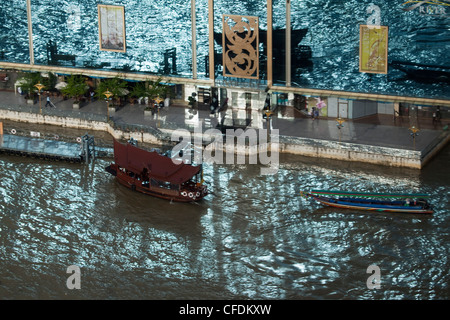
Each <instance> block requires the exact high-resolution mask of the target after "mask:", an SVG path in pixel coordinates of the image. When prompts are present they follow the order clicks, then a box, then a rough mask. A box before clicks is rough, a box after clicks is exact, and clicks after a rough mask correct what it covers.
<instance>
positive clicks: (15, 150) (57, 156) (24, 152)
mask: <svg viewBox="0 0 450 320" xmlns="http://www.w3.org/2000/svg"><path fill="white" fill-rule="evenodd" d="M0 153H6V154H11V155H18V156H24V157H34V158H39V159H44V160H54V161H69V162H82V161H83V159H84V155H83V146H82V145H81V144H80V143H69V142H64V141H58V140H44V139H40V138H32V137H23V136H16V135H10V134H3V135H0Z"/></svg>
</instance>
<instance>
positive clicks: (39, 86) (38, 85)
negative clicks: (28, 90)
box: [34, 82, 45, 113]
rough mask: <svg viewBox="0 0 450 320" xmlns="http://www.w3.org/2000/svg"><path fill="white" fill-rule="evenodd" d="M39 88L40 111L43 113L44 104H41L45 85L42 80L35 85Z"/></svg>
mask: <svg viewBox="0 0 450 320" xmlns="http://www.w3.org/2000/svg"><path fill="white" fill-rule="evenodd" d="M34 86H35V87H36V88H37V89H38V95H39V113H42V105H41V90H42V89H43V88H44V87H45V86H44V85H43V84H41V82H38V83H37V84H35V85H34Z"/></svg>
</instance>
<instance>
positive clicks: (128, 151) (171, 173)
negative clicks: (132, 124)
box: [105, 139, 208, 202]
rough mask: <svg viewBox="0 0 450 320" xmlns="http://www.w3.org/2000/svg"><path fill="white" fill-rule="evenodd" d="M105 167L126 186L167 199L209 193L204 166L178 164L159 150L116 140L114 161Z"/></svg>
mask: <svg viewBox="0 0 450 320" xmlns="http://www.w3.org/2000/svg"><path fill="white" fill-rule="evenodd" d="M105 169H106V171H107V172H109V173H111V174H112V175H113V176H115V177H116V178H117V181H118V182H119V183H121V184H122V185H124V186H125V187H127V188H130V189H132V190H135V191H138V192H142V193H145V194H148V195H151V196H155V197H159V198H163V199H167V200H172V201H178V202H191V201H198V200H201V199H203V198H204V197H205V196H206V195H207V194H208V189H207V186H206V185H204V184H203V172H202V166H201V165H200V166H194V165H191V164H186V163H183V162H180V163H179V164H176V163H175V162H174V161H173V160H172V158H170V157H169V156H167V155H163V154H161V153H160V152H158V151H147V150H144V149H140V148H138V147H137V146H135V145H133V144H131V143H127V144H122V143H120V142H118V141H116V140H115V139H114V163H112V164H110V165H109V166H107V167H106V168H105Z"/></svg>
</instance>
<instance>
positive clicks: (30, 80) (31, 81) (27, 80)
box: [19, 72, 42, 99]
mask: <svg viewBox="0 0 450 320" xmlns="http://www.w3.org/2000/svg"><path fill="white" fill-rule="evenodd" d="M19 81H20V87H21V89H22V91H23V92H26V98H27V99H28V98H29V99H34V98H35V96H36V94H37V91H38V90H37V88H36V87H35V85H36V84H38V83H40V82H41V81H42V76H41V74H40V72H29V73H25V74H23V75H22V76H21V77H20V78H19Z"/></svg>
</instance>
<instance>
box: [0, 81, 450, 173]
mask: <svg viewBox="0 0 450 320" xmlns="http://www.w3.org/2000/svg"><path fill="white" fill-rule="evenodd" d="M51 101H52V103H53V104H54V106H55V107H54V108H51V107H45V103H46V97H45V96H42V100H41V102H40V103H39V102H35V103H34V104H32V105H30V104H27V101H26V100H25V98H24V96H22V95H20V94H18V93H15V92H14V90H11V89H4V90H3V91H0V121H2V120H10V121H22V122H29V123H38V124H52V125H61V126H69V127H72V128H77V124H76V121H75V122H74V121H71V122H70V124H69V123H67V122H66V119H81V120H83V121H84V122H92V123H94V125H93V129H94V130H103V131H105V130H106V129H105V127H104V126H103V127H102V126H99V125H98V123H103V124H105V125H107V124H108V123H107V121H106V119H107V114H108V111H107V107H106V102H105V101H104V100H94V101H91V102H85V103H84V104H82V105H81V107H80V108H79V109H74V108H73V103H72V100H63V99H62V97H51ZM40 109H41V113H40ZM144 109H145V105H142V104H134V105H132V104H126V105H125V106H123V107H120V108H118V109H117V110H116V111H114V112H109V117H110V121H109V124H111V123H112V124H113V126H114V127H115V130H116V134H115V135H116V138H127V137H129V136H127V135H126V134H125V133H132V132H138V131H141V132H142V131H147V132H149V133H150V134H152V135H153V136H155V137H156V140H159V141H160V142H161V143H164V141H163V140H167V137H168V136H170V133H171V132H173V130H175V129H187V130H190V131H193V128H194V127H195V126H196V125H198V124H199V123H200V124H202V126H203V127H202V129H203V130H206V129H210V128H217V125H220V124H222V125H226V126H227V127H234V128H244V129H245V128H256V129H258V128H259V129H263V128H266V126H267V120H265V119H263V117H262V112H261V111H257V110H253V111H251V112H249V111H246V110H244V109H231V108H228V109H226V110H221V111H219V112H217V113H214V114H211V112H210V111H209V109H208V108H195V109H192V108H190V107H187V106H182V105H170V106H169V107H164V108H162V109H160V110H159V112H158V113H155V114H154V115H144ZM50 118H51V121H50V120H49V119H50ZM345 120H346V121H345V122H344V123H343V127H341V128H340V129H339V128H338V126H337V124H338V122H337V121H336V119H334V118H319V119H315V120H312V119H311V118H308V117H307V116H305V115H304V114H302V113H301V112H299V111H298V110H296V109H294V108H292V107H286V106H279V107H277V108H276V109H275V110H274V114H273V116H272V118H271V120H270V122H271V128H272V129H278V130H279V132H278V133H279V143H280V152H286V153H293V154H299V155H304V156H312V157H321V158H329V159H335V160H346V161H360V162H368V163H375V164H382V165H388V166H399V167H411V168H418V169H420V168H421V167H423V166H424V165H425V164H426V163H427V162H428V160H430V159H431V158H432V157H434V156H435V155H436V154H438V152H439V150H440V149H442V148H443V147H444V146H445V145H446V144H447V143H448V141H449V140H450V136H449V130H448V124H449V123H448V120H447V121H446V120H444V119H442V120H441V121H440V122H438V123H433V122H432V119H428V118H424V119H414V123H412V121H411V119H409V118H408V117H404V118H400V117H397V119H396V121H394V119H393V116H388V115H375V116H370V117H365V118H363V119H358V120H351V119H345ZM411 125H414V126H415V127H417V128H419V129H420V131H419V132H418V135H417V136H415V139H413V137H412V135H411V131H410V127H411ZM79 129H85V126H84V127H83V126H81V125H80V127H79ZM8 130H11V128H7V127H6V126H5V127H4V131H5V133H9V132H7V131H8ZM106 131H107V130H106ZM117 131H118V132H122V134H120V133H117ZM110 133H111V132H110ZM90 134H93V132H90ZM113 135H114V134H113ZM117 135H119V136H117ZM156 140H153V141H142V142H150V143H152V142H153V143H154V142H155V141H156ZM166 142H167V141H166Z"/></svg>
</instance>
